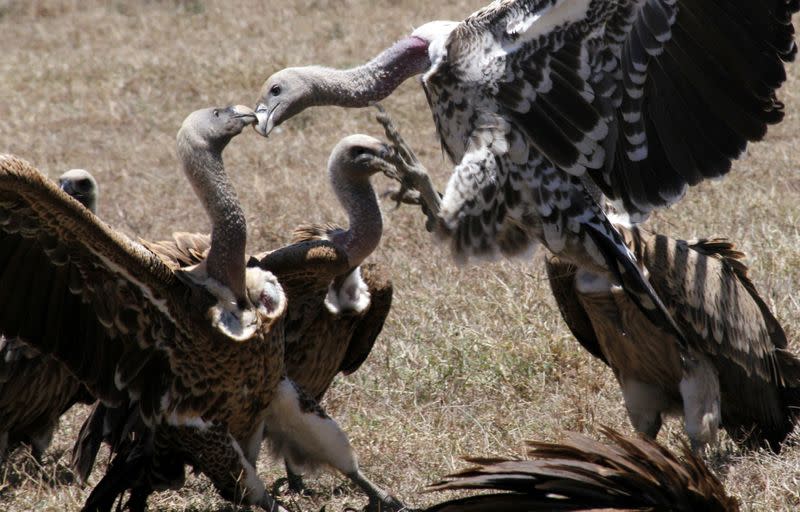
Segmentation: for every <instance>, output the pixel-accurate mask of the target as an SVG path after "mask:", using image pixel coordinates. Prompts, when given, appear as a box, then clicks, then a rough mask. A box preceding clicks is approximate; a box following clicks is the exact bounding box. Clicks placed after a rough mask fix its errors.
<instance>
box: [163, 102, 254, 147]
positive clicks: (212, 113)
mask: <svg viewBox="0 0 800 512" xmlns="http://www.w3.org/2000/svg"><path fill="white" fill-rule="evenodd" d="M255 122H256V114H255V112H253V110H252V109H251V108H250V107H245V106H244V105H236V106H231V107H217V108H213V107H212V108H204V109H201V110H195V111H194V112H192V113H191V114H189V115H188V116H187V117H186V119H184V121H183V124H182V125H181V129H180V130H179V131H178V145H179V147H180V146H181V145H182V144H186V145H188V146H191V147H202V148H207V149H213V150H216V151H219V152H222V150H223V149H225V146H226V145H227V144H228V142H230V140H231V139H232V138H233V137H235V136H237V135H239V134H240V133H242V130H243V129H244V127H245V126H247V125H250V124H254V123H255Z"/></svg>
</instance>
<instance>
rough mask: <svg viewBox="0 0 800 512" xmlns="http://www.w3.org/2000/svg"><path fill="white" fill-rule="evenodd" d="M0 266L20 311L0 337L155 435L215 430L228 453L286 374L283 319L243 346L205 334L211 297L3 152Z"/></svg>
mask: <svg viewBox="0 0 800 512" xmlns="http://www.w3.org/2000/svg"><path fill="white" fill-rule="evenodd" d="M0 259H2V262H3V265H2V267H0V268H2V270H1V271H0V283H2V284H3V287H2V290H1V291H0V293H2V295H3V297H4V298H3V303H4V304H9V303H12V302H16V303H19V304H18V308H26V309H27V310H28V315H24V316H23V315H19V314H17V313H18V311H17V309H15V308H6V309H5V310H4V312H3V314H2V315H0V316H2V318H0V322H2V328H3V330H4V331H5V332H8V333H9V334H11V335H19V336H21V337H23V338H24V339H25V340H26V341H29V342H30V343H31V344H32V345H34V346H36V347H37V348H39V349H41V350H43V351H45V352H49V353H52V354H53V355H54V357H56V358H57V359H59V360H60V361H62V362H63V363H64V364H65V365H66V366H67V367H68V368H69V369H70V370H71V371H72V372H73V373H74V374H75V375H76V376H77V377H78V378H79V379H80V380H81V381H82V382H84V384H85V385H86V386H87V388H88V389H89V390H90V391H91V392H92V393H93V394H94V395H95V396H97V397H100V398H103V399H104V400H106V401H107V402H108V403H110V404H120V405H121V404H124V403H126V402H127V401H128V400H135V401H138V403H139V410H140V413H141V415H142V418H143V419H144V420H145V422H146V423H147V424H148V425H150V426H151V427H155V428H156V430H158V428H159V425H164V424H167V423H173V424H177V425H184V427H182V428H189V429H191V428H201V429H202V428H204V425H210V424H216V425H217V426H218V427H219V428H221V429H223V430H224V431H225V432H226V436H228V437H227V438H226V439H227V441H226V442H227V448H226V450H228V451H231V450H234V451H235V449H236V447H235V445H236V443H235V442H232V441H231V440H236V441H238V443H240V444H241V443H244V442H246V441H248V440H249V438H250V436H251V435H252V433H253V431H254V429H256V428H257V427H255V426H254V425H256V424H258V422H259V421H260V418H261V417H262V416H263V414H264V410H265V409H266V407H267V405H268V404H269V402H270V400H271V397H272V395H273V394H274V392H275V388H276V386H277V383H278V382H279V380H280V379H281V378H282V376H283V375H284V362H283V349H284V339H283V326H282V324H281V321H282V319H281V318H280V317H278V318H277V319H272V320H269V321H265V322H263V323H262V324H261V327H260V331H259V332H258V333H257V334H256V336H254V338H253V339H251V340H247V341H245V342H240V343H235V342H233V341H232V340H230V339H228V338H226V337H225V336H224V335H222V334H221V333H219V332H217V331H215V330H213V329H211V328H210V327H204V326H208V325H209V322H208V318H206V312H207V311H208V309H209V308H210V307H211V306H212V305H214V304H215V303H216V299H215V298H214V297H212V296H211V295H210V294H209V293H208V292H207V291H206V290H204V289H202V288H199V287H194V286H191V285H187V284H185V283H183V282H182V281H179V280H178V279H176V278H175V276H174V274H173V272H172V270H171V269H170V268H169V267H168V266H167V265H165V264H164V262H163V261H162V260H161V259H160V258H158V257H157V256H156V255H154V254H153V253H152V252H150V251H149V250H147V249H145V248H144V247H142V246H140V245H138V244H136V243H134V242H132V241H130V240H128V239H126V238H125V237H124V236H122V235H120V234H118V233H116V232H114V231H113V230H111V229H110V228H109V227H107V226H106V225H105V224H104V223H102V222H101V221H99V220H98V219H97V218H96V217H94V216H93V215H91V214H89V213H88V211H86V210H85V209H84V208H83V207H82V206H80V205H79V204H78V203H77V202H75V201H74V200H72V199H71V198H69V197H68V196H66V195H65V194H64V193H63V192H62V191H60V190H59V189H58V188H57V187H56V186H55V185H53V184H52V183H51V182H50V181H49V180H47V179H46V178H45V177H44V176H42V175H41V174H39V173H38V171H36V170H35V169H33V168H32V167H31V166H29V165H28V164H27V163H25V162H24V161H22V160H19V159H16V158H13V157H9V156H3V157H0ZM68 264H69V265H71V266H73V267H74V268H75V271H73V272H59V273H57V274H56V275H59V276H61V277H59V278H58V279H54V280H53V281H51V282H49V283H47V284H46V285H43V284H41V283H40V284H39V285H37V284H36V283H37V279H38V277H37V273H41V272H45V273H46V271H47V270H48V269H52V268H55V269H59V268H67V267H65V265H68ZM32 283H33V284H34V286H31V284H32ZM23 289H27V290H28V293H27V294H26V293H23ZM32 292H33V293H32ZM9 297H16V298H20V297H26V299H25V300H16V301H12V300H9ZM68 340H73V343H72V344H67V343H66V341H68ZM74 340H80V344H76V343H74ZM232 368H235V371H231V369H232ZM204 449H205V447H204V446H203V445H202V444H200V445H197V446H194V447H193V450H194V451H195V452H196V453H198V454H202V453H204V452H203V450H204ZM240 466H241V461H240ZM199 469H200V470H201V471H204V470H205V469H208V468H204V467H203V466H202V464H201V465H200V467H199ZM207 474H209V473H207ZM209 476H211V477H212V478H216V477H217V476H219V477H220V478H223V479H230V478H232V477H233V476H232V474H230V472H228V473H227V474H225V475H212V474H209ZM216 484H217V485H218V486H220V487H231V486H235V485H236V484H235V483H229V482H227V481H218V482H216Z"/></svg>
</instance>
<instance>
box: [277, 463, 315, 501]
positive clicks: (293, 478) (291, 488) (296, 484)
mask: <svg viewBox="0 0 800 512" xmlns="http://www.w3.org/2000/svg"><path fill="white" fill-rule="evenodd" d="M284 484H285V485H286V488H285V489H283V486H284ZM282 494H297V495H300V496H304V497H306V498H312V497H314V496H315V495H316V494H317V493H316V492H314V490H313V489H309V488H308V487H306V484H305V482H304V481H303V476H302V475H298V474H297V473H293V472H292V471H291V470H290V469H289V468H288V467H287V468H286V477H285V478H279V479H277V480H275V483H274V484H273V486H272V495H273V496H280V495H282Z"/></svg>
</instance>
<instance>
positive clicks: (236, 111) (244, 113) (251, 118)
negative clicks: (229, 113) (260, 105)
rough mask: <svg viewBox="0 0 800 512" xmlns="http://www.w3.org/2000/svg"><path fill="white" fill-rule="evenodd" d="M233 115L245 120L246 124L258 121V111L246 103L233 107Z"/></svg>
mask: <svg viewBox="0 0 800 512" xmlns="http://www.w3.org/2000/svg"><path fill="white" fill-rule="evenodd" d="M233 116H234V117H236V118H238V119H241V120H243V121H244V123H245V126H247V125H248V124H255V123H256V122H257V121H258V117H257V116H256V113H255V112H253V109H252V108H250V107H246V106H244V105H236V106H235V107H233Z"/></svg>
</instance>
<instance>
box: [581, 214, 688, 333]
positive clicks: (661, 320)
mask: <svg viewBox="0 0 800 512" xmlns="http://www.w3.org/2000/svg"><path fill="white" fill-rule="evenodd" d="M606 222H608V221H606ZM607 227H608V229H609V230H610V232H611V237H609V236H608V234H606V233H604V232H602V231H600V230H599V229H598V228H597V227H596V226H594V225H592V224H585V225H584V229H585V230H586V232H587V233H588V235H589V237H590V238H591V239H592V241H593V242H594V243H595V245H596V246H597V248H598V249H599V250H600V252H601V253H602V255H603V257H604V258H605V260H606V265H607V266H608V268H609V270H610V271H611V272H612V273H613V274H614V276H615V277H616V278H617V280H618V281H619V283H620V284H621V285H622V288H623V290H625V293H626V294H627V295H628V297H630V299H631V300H632V301H633V303H634V304H636V306H637V307H638V308H639V310H640V311H641V312H642V313H643V314H644V315H645V316H646V317H647V319H648V320H650V321H651V322H652V323H653V324H654V325H656V326H658V327H660V328H661V329H664V330H665V331H666V332H669V333H672V334H673V335H675V336H676V337H677V339H678V341H679V343H680V345H681V348H683V349H686V348H687V347H688V341H687V339H686V336H685V335H684V334H683V331H682V330H681V328H680V327H678V324H677V323H676V322H675V320H674V319H673V318H672V315H670V313H669V311H668V310H667V307H666V306H665V305H664V303H663V302H662V301H661V298H660V297H659V296H658V294H657V293H656V291H655V290H654V289H653V287H652V285H651V284H650V282H649V281H648V280H647V278H646V277H645V276H644V274H642V271H641V270H640V269H639V267H638V266H637V265H636V259H635V256H634V255H633V254H632V253H631V252H630V250H628V248H627V246H626V245H625V243H624V242H623V241H622V238H621V237H620V235H619V233H617V231H616V230H615V229H614V228H613V227H612V226H611V224H610V223H608V224H607Z"/></svg>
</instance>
